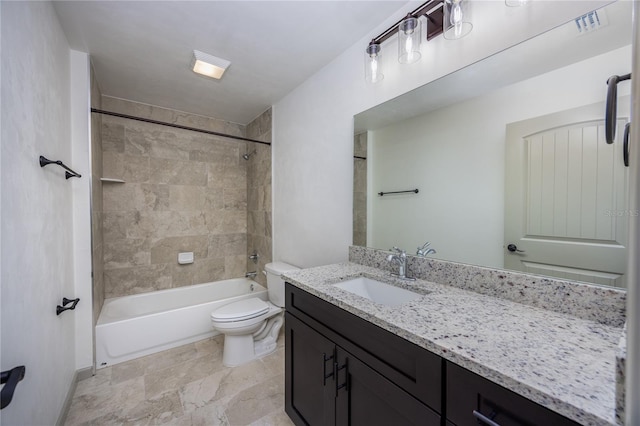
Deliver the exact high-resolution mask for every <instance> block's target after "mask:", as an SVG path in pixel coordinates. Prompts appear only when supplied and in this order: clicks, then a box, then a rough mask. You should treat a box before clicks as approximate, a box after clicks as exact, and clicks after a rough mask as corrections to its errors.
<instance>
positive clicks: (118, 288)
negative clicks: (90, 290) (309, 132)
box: [104, 264, 171, 298]
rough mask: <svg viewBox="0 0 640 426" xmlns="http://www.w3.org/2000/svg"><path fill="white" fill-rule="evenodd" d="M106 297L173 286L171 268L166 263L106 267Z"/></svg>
mask: <svg viewBox="0 0 640 426" xmlns="http://www.w3.org/2000/svg"><path fill="white" fill-rule="evenodd" d="M104 285H105V297H107V298H109V297H118V296H126V295H129V294H138V293H146V292H149V291H155V290H163V289H167V288H171V270H170V268H169V267H168V266H167V265H166V264H162V265H148V266H138V267H132V268H122V269H105V271H104Z"/></svg>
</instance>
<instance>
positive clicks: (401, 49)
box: [398, 14, 421, 64]
mask: <svg viewBox="0 0 640 426" xmlns="http://www.w3.org/2000/svg"><path fill="white" fill-rule="evenodd" d="M420 41H421V37H420V21H419V20H418V18H416V17H415V16H411V14H408V15H407V17H406V18H404V19H403V20H402V21H400V24H398V62H400V63H401V64H412V63H414V62H417V61H419V60H420V56H421V55H420Z"/></svg>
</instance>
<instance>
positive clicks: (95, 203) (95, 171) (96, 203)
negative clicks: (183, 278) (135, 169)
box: [91, 66, 104, 325]
mask: <svg viewBox="0 0 640 426" xmlns="http://www.w3.org/2000/svg"><path fill="white" fill-rule="evenodd" d="M91 107H92V108H102V94H101V93H100V87H99V86H98V81H97V80H96V78H95V74H94V71H93V66H92V67H91ZM102 176H103V175H102V115H100V114H91V266H92V271H93V325H96V322H98V316H99V315H100V309H101V308H102V304H103V303H104V271H103V269H104V268H103V266H104V263H103V261H102V258H103V251H104V238H103V236H102V210H103V208H102V182H100V178H101V177H102Z"/></svg>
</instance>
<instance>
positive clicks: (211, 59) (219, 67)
mask: <svg viewBox="0 0 640 426" xmlns="http://www.w3.org/2000/svg"><path fill="white" fill-rule="evenodd" d="M229 65H231V62H229V61H227V60H226V59H222V58H218V57H217V56H213V55H209V54H208V53H204V52H200V51H199V50H194V51H193V57H192V58H191V69H192V70H193V72H195V73H197V74H202V75H205V76H207V77H211V78H216V79H218V80H219V79H221V78H222V74H224V72H225V71H226V70H227V68H228V67H229Z"/></svg>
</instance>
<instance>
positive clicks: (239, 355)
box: [211, 262, 300, 367]
mask: <svg viewBox="0 0 640 426" xmlns="http://www.w3.org/2000/svg"><path fill="white" fill-rule="evenodd" d="M264 269H265V270H266V273H267V288H268V290H269V301H268V302H265V301H263V300H260V299H258V298H257V297H252V298H250V299H245V300H240V301H238V302H233V303H230V304H228V305H224V306H221V307H219V308H218V309H216V310H215V311H213V312H212V313H211V324H212V325H213V328H215V329H216V330H218V331H219V332H221V333H222V334H224V349H223V352H222V363H223V364H224V365H226V366H227V367H235V366H236V365H240V364H244V363H246V362H249V361H251V360H254V359H256V358H259V357H261V356H264V355H267V354H270V353H271V352H273V351H274V350H275V349H276V344H277V340H278V333H279V332H280V328H281V327H282V324H283V323H284V309H283V308H284V280H283V279H282V278H281V275H282V274H284V273H285V272H287V271H293V270H297V269H300V268H297V267H295V266H292V265H289V264H287V263H284V262H273V263H267V264H266V265H265V267H264Z"/></svg>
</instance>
